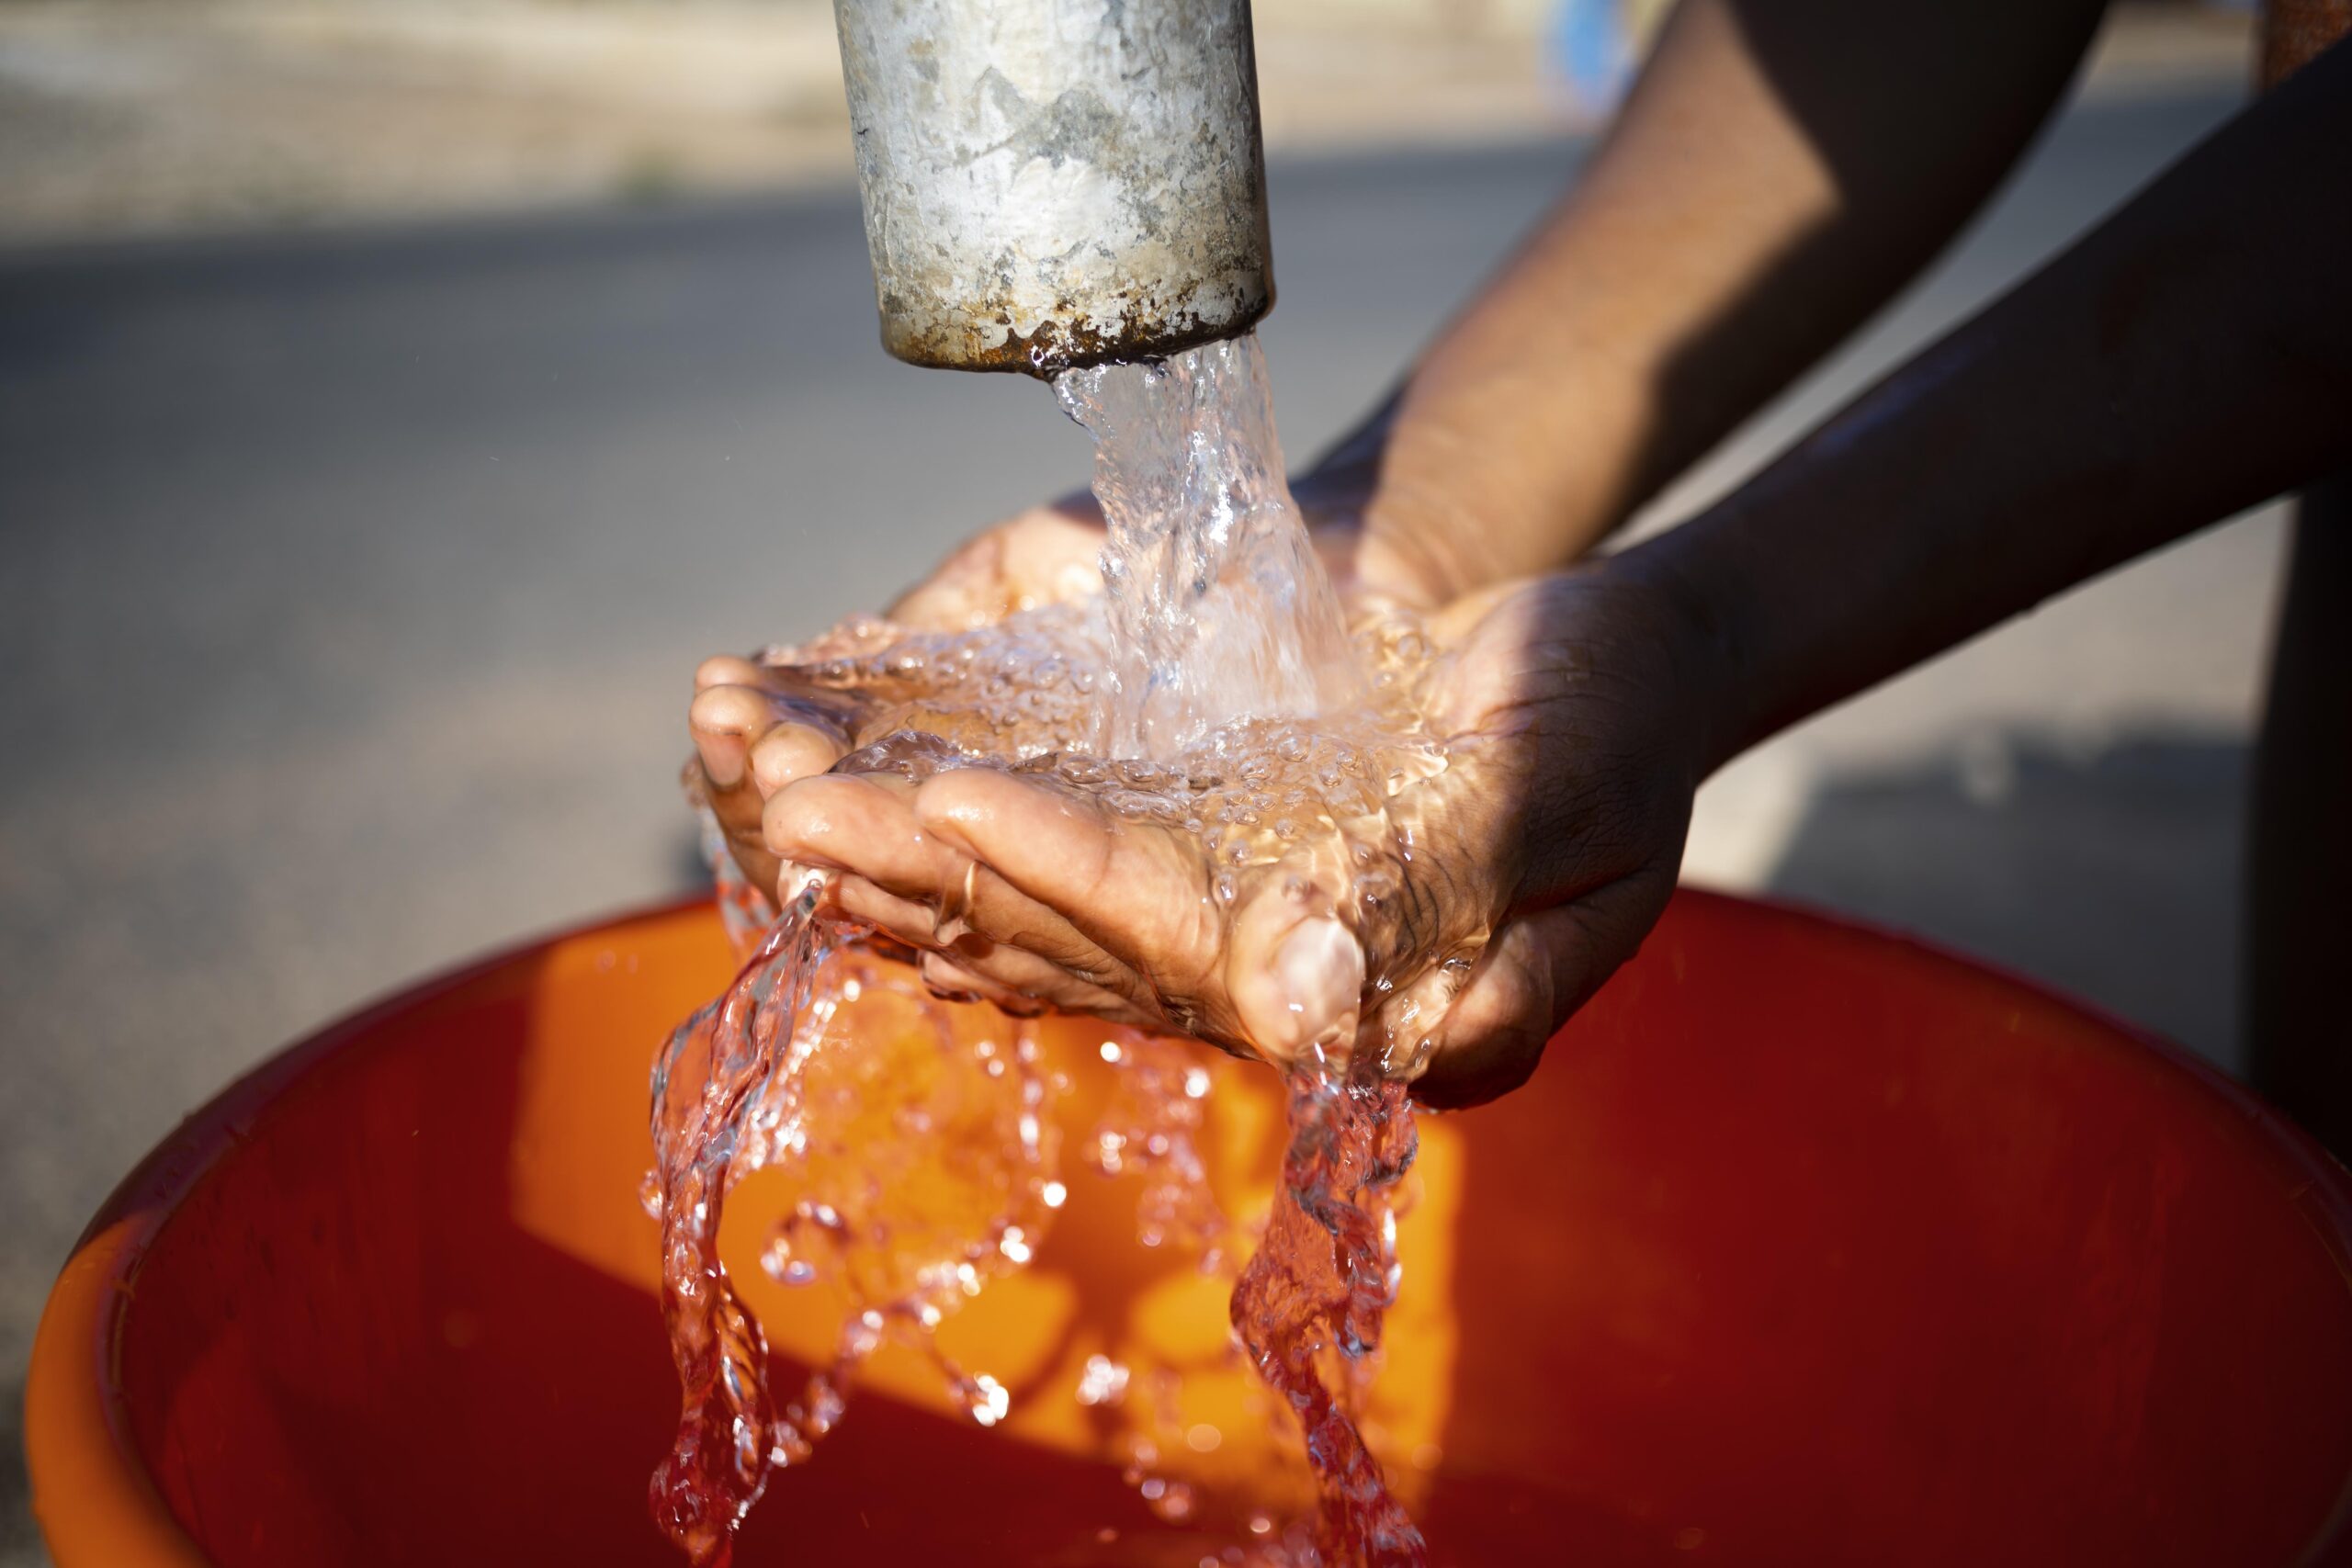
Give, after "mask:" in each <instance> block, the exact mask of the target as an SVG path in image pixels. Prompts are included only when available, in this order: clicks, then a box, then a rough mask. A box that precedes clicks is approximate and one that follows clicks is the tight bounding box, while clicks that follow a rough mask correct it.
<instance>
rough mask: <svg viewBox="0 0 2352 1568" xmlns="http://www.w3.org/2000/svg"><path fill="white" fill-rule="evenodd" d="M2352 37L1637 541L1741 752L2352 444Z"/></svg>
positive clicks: (2262, 495) (1639, 564) (1722, 733)
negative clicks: (1982, 303)
mask: <svg viewBox="0 0 2352 1568" xmlns="http://www.w3.org/2000/svg"><path fill="white" fill-rule="evenodd" d="M2347 168H2352V49H2346V48H2344V47H2338V48H2336V49H2335V50H2334V51H2331V52H2330V53H2328V54H2326V55H2324V56H2323V57H2322V58H2321V59H2319V60H2318V61H2317V62H2314V63H2313V64H2312V65H2311V66H2310V67H2309V68H2308V69H2306V70H2305V71H2304V72H2303V73H2301V74H2300V75H2299V76H2297V77H2296V78H2295V79H2294V80H2293V81H2292V82H2290V83H2289V84H2288V85H2285V86H2283V87H2281V88H2280V89H2278V91H2277V92H2276V93H2274V94H2273V95H2271V96H2269V97H2268V98H2267V99H2265V100H2264V101H2263V102H2262V103H2261V104H2260V105H2259V106H2257V107H2255V108H2254V109H2252V110H2250V111H2248V112H2247V113H2246V114H2245V115H2243V116H2241V117H2240V118H2238V119H2237V120H2236V121H2235V122H2233V124H2232V125H2231V126H2229V127H2228V128H2227V129H2226V130H2223V131H2222V132H2221V133H2220V134H2218V135H2217V136H2215V137H2214V138H2212V139H2211V141H2208V142H2206V143H2205V144H2204V145H2203V146H2201V147H2199V149H2198V150H2197V151H2196V152H2192V153H2191V154H2190V155H2189V156H2188V158H2187V159H2185V160H2183V162H2182V163H2181V164H2178V165H2177V166H2176V167H2175V168H2174V169H2173V170H2172V171H2171V172H2170V173H2168V174H2167V175H2165V176H2164V177H2163V178H2162V179H2161V180H2159V181H2158V182H2157V183H2156V184H2155V185H2154V186H2152V187H2151V188H2150V189H2149V190H2148V191H2146V192H2145V193H2144V194H2143V195H2142V196H2141V197H2139V198H2138V199H2137V200H2135V201H2133V202H2132V203H2131V205H2130V206H2128V207H2127V208H2125V209H2123V210H2122V211H2121V212H2120V213H2119V214H2117V215H2116V217H2114V218H2113V219H2112V220H2109V222H2108V223H2106V224H2105V225H2104V226H2102V227H2101V228H2100V229H2099V230H2098V231H2096V232H2095V233H2094V234H2092V235H2091V236H2090V237H2089V238H2088V239H2087V240H2086V241H2084V242H2083V243H2081V244H2079V245H2077V246H2076V247H2075V249H2074V250H2072V251H2070V252H2069V253H2068V254H2066V255H2065V256H2064V257H2062V258H2061V259H2060V260H2059V261H2057V262H2056V263H2054V264H2052V265H2051V266H2049V267H2048V268H2046V269H2044V270H2043V271H2042V272H2041V273H2040V274H2039V275H2037V276H2035V277H2033V278H2032V279H2031V280H2030V281H2029V282H2028V283H2026V284H2025V285H2024V286H2022V287H2021V288H2018V290H2017V291H2016V292H2014V293H2013V294H2011V295H2010V296H2008V297H2007V299H2004V300H2002V301H2001V302H2000V303H1999V304H1997V305H1996V306H1995V307H1994V308H1993V309H1991V310H1988V311H1986V312H1985V314H1983V315H1981V316H1979V317H1977V318H1976V319H1975V320H1973V321H1970V322H1969V323H1967V324H1966V325H1964V326H1962V328H1960V329H1959V330H1958V331H1957V332H1955V333H1952V334H1951V336H1950V337H1948V338H1946V339H1945V340H1944V341H1943V342H1942V343H1940V344H1938V345H1937V346H1936V347H1934V348H1932V349H1930V350H1928V352H1927V353H1926V354H1923V355H1920V356H1919V357H1918V358H1917V359H1916V360H1914V361H1912V362H1911V363H1910V364H1909V365H1907V366H1905V367H1903V368H1902V369H1900V370H1898V371H1897V372H1896V373H1894V375H1893V376H1891V377H1890V378H1887V379H1886V380H1885V381H1884V382H1883V383H1881V384H1880V385H1879V386H1878V387H1876V388H1875V389H1872V390H1871V391H1870V392H1868V393H1866V394H1864V395H1863V396H1862V397H1861V398H1860V399H1859V400H1856V401H1855V402H1854V403H1852V404H1851V405H1849V407H1848V408H1847V409H1846V410H1845V411H1844V412H1841V413H1840V414H1838V416H1837V417H1836V418H1835V419H1833V420H1832V421H1831V422H1830V423H1828V424H1826V426H1824V427H1823V428H1822V429H1821V430H1820V431H1819V432H1817V433H1816V434H1815V435H1813V436H1812V437H1811V438H1809V439H1808V440H1806V441H1805V442H1804V444H1803V445H1802V446H1798V447H1797V448H1796V449H1795V450H1793V451H1792V452H1791V453H1789V454H1788V455H1787V456H1786V457H1782V458H1781V460H1780V461H1779V462H1777V463H1775V464H1774V465H1773V466H1772V467H1771V468H1768V469H1767V470H1766V471H1765V472H1764V473H1762V474H1761V475H1759V476H1758V478H1757V479H1755V480H1753V481H1752V482H1750V483H1749V484H1748V485H1747V486H1745V487H1744V488H1743V489H1742V490H1741V491H1738V492H1737V493H1736V494H1735V495H1733V496H1732V497H1731V498H1729V499H1728V500H1726V501H1725V502H1724V503H1722V504H1721V505H1719V506H1717V507H1715V508H1714V509H1713V510H1712V511H1711V512H1709V513H1706V514H1704V515H1702V516H1701V517H1699V518H1697V519H1695V520H1693V521H1692V522H1691V523H1689V524H1687V525H1684V526H1682V527H1681V528H1679V529H1677V530H1675V531H1674V532H1673V533H1671V534H1668V535H1666V536H1662V537H1660V538H1658V539H1657V540H1653V541H1651V542H1649V543H1647V544H1645V545H1643V546H1641V547H1637V548H1636V549H1634V550H1633V551H1630V552H1628V554H1627V555H1626V556H1625V557H1624V558H1623V559H1622V561H1621V562H1620V563H1619V564H1620V565H1622V566H1623V568H1624V569H1625V570H1627V571H1628V572H1629V573H1631V574H1633V575H1634V576H1636V577H1638V578H1642V579H1645V580H1646V581H1652V582H1653V583H1657V584H1662V585H1664V586H1666V587H1667V588H1668V590H1669V591H1670V592H1675V593H1677V594H1678V595H1679V596H1680V597H1681V598H1682V599H1683V601H1684V602H1685V603H1686V604H1689V605H1690V606H1691V607H1692V608H1693V610H1694V611H1695V613H1696V614H1697V615H1699V616H1700V618H1701V619H1702V622H1703V624H1704V625H1705V626H1706V627H1707V628H1708V632H1709V635H1710V637H1711V638H1712V640H1713V643H1714V644H1715V646H1716V648H1717V649H1718V650H1719V652H1720V654H1721V656H1722V662H1723V666H1724V669H1725V670H1726V671H1728V680H1727V682H1726V683H1725V686H1724V701H1723V703H1722V704H1721V705H1720V706H1719V709H1718V711H1717V712H1716V713H1715V714H1714V715H1713V720H1712V721H1713V726H1714V730H1713V740H1712V746H1713V757H1714V760H1716V761H1721V760H1723V759H1724V758H1725V757H1728V756H1729V755H1731V754H1733V753H1735V752H1736V751H1737V750H1740V749H1742V748H1744V747H1746V746H1747V745H1750V744H1752V743H1754V742H1755V741H1757V740H1758V739H1762V738H1764V737H1765V736H1767V735H1770V733H1772V732H1773V731H1774V730H1776V729H1778V728H1781V727H1783V726H1785V725H1787V724H1790V723H1792V722H1793V721H1795V720H1796V719H1798V718H1801V717H1803V716H1805V715H1807V714H1809V713H1812V712H1815V711H1816V710H1817V709H1819V708H1822V707H1824V706H1826V705H1828V704H1830V703H1833V702H1836V701H1838V699H1840V698H1842V697H1844V696H1847V695H1849V694H1851V693H1854V692H1856V691H1859V690H1860V689H1861V688H1863V687H1864V686H1867V685H1870V684H1871V683H1872V682H1876V681H1879V680H1882V679H1883V678H1885V677H1886V676H1888V675H1891V674H1894V672H1896V671H1900V670H1902V669H1904V668H1905V667H1906V666H1908V665H1910V664H1913V663H1916V662H1917V661H1918V660H1922V659H1925V658H1927V657H1928V656H1930V655H1932V654H1934V653H1936V652H1939V651H1940V650H1941V649H1946V648H1949V647H1951V646H1952V645H1953V644H1955V643H1958V642H1960V641H1962V640H1963V639H1964V638H1967V637H1972V636H1973V635H1974V634H1976V633H1977V632H1979V631H1982V630H1984V629H1985V627H1988V626H1992V625H1994V624H1996V622H1998V621H2000V620H2003V619H2005V618H2006V617H2007V616H2009V615H2015V614H2017V613H2018V612H2019V611H2022V610H2025V609H2028V608H2030V607H2031V606H2032V605H2034V604H2038V603H2039V602H2040V601H2041V600H2042V599H2044V598H2046V597H2048V596H2049V595H2051V594H2052V593H2055V592H2059V591H2061V590H2063V589H2064V588H2067V587H2070V586H2072V585H2073V584H2075V583H2077V582H2080V581H2083V580H2084V579H2086V578H2087V577H2091V576H2093V575H2095V574H2097V573H2098V572H2101V571H2104V570H2108V569H2109V568H2110V567H2113V566H2115V565H2117V564H2119V563H2120V562H2122V561H2124V560H2128V559H2130V558H2131V557H2133V556H2136V555H2138V554H2141V553H2142V552H2143V551H2146V550H2149V549H2152V548H2154V547H2156V546H2158V545H2161V544H2163V543H2165V542H2166V541H2168V540H2171V539H2174V538H2177V537H2178V536H2181V535H2183V534H2186V533H2188V532H2189V531H2191V530H2193V529H2196V528H2199V527H2201V526H2203V525H2206V524H2208V523H2211V522H2212V521H2214V520H2215V519H2217V518H2221V517H2224V516H2227V515H2229V514H2230V513H2233V512H2236V511H2238V510H2240V509H2242V508H2244V507H2246V506H2249V505H2252V504H2254V503H2256V502H2260V501H2263V500H2265V499H2267V498H2268V497H2270V496H2273V495H2276V494H2278V493H2280V492H2281V491H2287V490H2290V489H2293V488H2296V487H2298V486H2300V485H2301V484H2303V483H2305V482H2306V481H2308V480H2311V479H2316V478H2318V477H2320V476H2321V475H2323V474H2325V473H2327V472H2330V471H2332V470H2333V469H2335V468H2339V467H2341V466H2343V465H2344V464H2345V463H2346V461H2347V460H2352V284H2348V283H2347V281H2346V280H2347V279H2352V177H2347V175H2346V170H2347Z"/></svg>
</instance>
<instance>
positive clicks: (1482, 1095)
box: [1413, 868, 1674, 1109]
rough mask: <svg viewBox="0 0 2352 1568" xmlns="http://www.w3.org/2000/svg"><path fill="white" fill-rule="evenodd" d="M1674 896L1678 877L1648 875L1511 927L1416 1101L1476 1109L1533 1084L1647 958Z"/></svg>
mask: <svg viewBox="0 0 2352 1568" xmlns="http://www.w3.org/2000/svg"><path fill="white" fill-rule="evenodd" d="M1673 891H1674V874H1673V872H1672V871H1671V869H1668V870H1664V871H1660V870H1657V869H1656V868H1650V869H1645V870H1644V871H1642V872H1639V873H1636V874H1634V875H1632V876H1629V877H1624V878H1622V879H1620V880H1618V881H1616V882H1611V883H1610V884H1608V885H1607V886H1602V887H1600V888H1596V889H1594V890H1593V891H1592V892H1590V893H1588V894H1586V895H1585V896H1584V897H1580V898H1577V899H1575V900H1573V901H1572V902H1569V903H1566V904H1563V905H1560V906H1559V907H1557V908H1551V909H1546V910H1544V911H1542V912H1540V913H1537V914H1532V915H1526V916H1521V917H1520V918H1518V919H1513V920H1511V921H1510V922H1509V923H1508V924H1507V925H1505V926H1504V927H1503V928H1502V930H1501V931H1498V933H1497V935H1496V937H1495V940H1494V941H1492V942H1488V943H1487V950H1486V952H1485V953H1482V954H1481V955H1480V957H1479V961H1478V964H1477V966H1476V968H1474V969H1473V970H1472V971H1471V975H1470V978H1469V981H1468V982H1467V983H1466V984H1465V985H1464V987H1462V989H1461V991H1460V992H1459V993H1458V994H1457V995H1456V996H1455V997H1454V998H1453V1002H1452V1004H1451V1005H1450V1006H1449V1007H1448V1008H1447V1009H1446V1011H1445V1014H1444V1016H1443V1017H1442V1019H1441V1020H1440V1021H1439V1022H1438V1024H1437V1027H1436V1028H1435V1030H1434V1031H1433V1032H1432V1047H1431V1050H1430V1055H1429V1058H1428V1059H1429V1067H1428V1070H1427V1071H1426V1072H1425V1073H1424V1074H1423V1075H1422V1076H1421V1077H1420V1078H1419V1080H1418V1081H1417V1082H1416V1083H1415V1084H1414V1086H1413V1093H1414V1097H1415V1098H1416V1099H1419V1100H1422V1101H1423V1102H1424V1103H1426V1104H1429V1105H1430V1106H1433V1107H1438V1108H1441V1109H1443V1108H1452V1107H1457V1106H1464V1105H1476V1104H1480V1103H1482V1102H1484V1101H1486V1100H1492V1099H1494V1098H1496V1097H1497V1096H1498V1095H1501V1094H1506V1093H1509V1092H1510V1090H1512V1089H1517V1088H1518V1087H1519V1086H1520V1085H1521V1084H1523V1083H1525V1082H1526V1081H1527V1079H1528V1077H1530V1075H1532V1073H1533V1072H1534V1071H1535V1067H1536V1064H1537V1063H1539V1062H1540V1061H1542V1060H1543V1056H1544V1046H1545V1045H1546V1044H1548V1043H1550V1041H1551V1038H1552V1036H1553V1035H1554V1034H1555V1032H1558V1030H1559V1027H1560V1025H1562V1024H1563V1023H1566V1021H1568V1019H1569V1018H1570V1016H1572V1015H1573V1014H1574V1013H1575V1012H1576V1010H1577V1009H1578V1008H1580V1007H1582V1006H1583V1005H1584V1004H1585V1003H1586V1002H1587V1001H1589V1000H1590V999H1591V998H1592V994H1593V993H1594V992H1595V991H1598V990H1599V989H1600V987H1601V986H1602V984H1603V983H1604V982H1606V981H1607V980H1608V978H1609V976H1611V975H1613V974H1615V973H1616V972H1617V969H1618V966H1619V965H1620V964H1623V963H1624V962H1625V960H1627V959H1628V958H1631V957H1632V956H1633V955H1634V953H1636V952H1637V951H1639V949H1640V947H1641V944H1642V939H1643V938H1644V937H1645V936H1646V935H1648V934H1649V930H1650V928H1651V927H1652V926H1653V925H1655V924H1656V923H1657V917H1658V915H1659V913H1660V912H1661V911H1662V910H1664V908H1666V901H1667V898H1668V897H1669V896H1671V894H1672V893H1673Z"/></svg>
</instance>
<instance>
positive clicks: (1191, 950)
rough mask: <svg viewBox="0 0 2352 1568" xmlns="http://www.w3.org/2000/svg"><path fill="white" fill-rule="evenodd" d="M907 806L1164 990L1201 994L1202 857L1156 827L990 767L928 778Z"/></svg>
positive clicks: (1208, 945) (1205, 909) (1212, 932)
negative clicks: (1135, 821) (912, 805)
mask: <svg viewBox="0 0 2352 1568" xmlns="http://www.w3.org/2000/svg"><path fill="white" fill-rule="evenodd" d="M915 813H916V816H917V817H918V818H920V819H921V821H922V824H923V826H924V827H925V828H926V829H929V830H930V831H931V832H932V834H933V836H934V837H936V838H937V839H938V840H940V841H941V842H942V843H944V844H947V845H950V846H952V847H954V848H955V849H956V850H958V851H960V852H964V853H966V854H968V855H970V856H972V857H973V858H974V859H976V860H978V861H979V862H980V863H982V864H983V865H984V866H985V867H987V868H988V869H989V871H992V872H993V873H995V874H996V875H997V876H999V877H1001V879H1002V880H1003V881H1004V882H1005V883H1006V884H1007V885H1008V886H1010V887H1012V889H1013V890H1015V891H1016V892H1018V893H1020V894H1022V895H1023V896H1025V897H1027V898H1029V899H1030V900H1033V901H1034V902H1035V904H1036V905H1038V906H1041V907H1042V908H1043V910H1044V911H1045V912H1046V914H1048V915H1050V916H1051V917H1052V918H1053V919H1055V920H1056V921H1057V922H1059V923H1061V924H1063V925H1066V926H1067V928H1068V929H1069V931H1071V932H1072V933H1074V934H1075V935H1076V936H1078V937H1079V938H1080V939H1082V940H1083V941H1084V942H1087V943H1089V944H1091V946H1093V947H1095V948H1098V949H1100V950H1101V951H1102V952H1103V953H1104V954H1105V955H1107V956H1109V957H1111V958H1114V959H1117V960H1119V961H1120V962H1122V963H1124V964H1125V965H1126V966H1127V967H1129V968H1131V969H1134V970H1136V971H1138V972H1140V973H1142V974H1145V975H1148V976H1152V977H1154V978H1155V979H1156V980H1158V981H1159V982H1160V989H1162V990H1163V991H1166V992H1172V993H1174V994H1178V995H1187V996H1196V995H1198V994H1199V991H1200V982H1201V981H1202V979H1203V978H1204V976H1206V975H1207V973H1208V972H1209V971H1210V970H1211V968H1212V967H1213V965H1214V964H1215V960H1216V954H1217V952H1218V949H1219V946H1220V942H1219V925H1220V920H1219V918H1218V915H1217V912H1216V908H1215V907H1214V905H1213V904H1212V903H1211V901H1210V899H1209V897H1208V894H1207V891H1206V888H1205V886H1204V882H1205V878H1204V876H1203V874H1202V868H1201V864H1200V862H1199V861H1198V859H1197V858H1196V857H1194V856H1193V855H1192V854H1191V853H1189V852H1187V851H1186V850H1185V849H1183V848H1182V847H1181V846H1179V845H1178V844H1177V843H1176V841H1175V840H1174V839H1173V837H1172V836H1171V835H1170V834H1169V833H1168V832H1166V831H1165V830H1164V829H1157V828H1152V827H1149V826H1148V825H1142V824H1136V823H1129V822H1123V821H1121V820H1119V819H1118V818H1115V817H1113V816H1111V815H1110V814H1109V813H1108V812H1106V811H1104V810H1103V808H1102V807H1099V806H1097V805H1095V804H1094V803H1093V802H1091V801H1090V800H1086V799H1084V798H1082V797H1080V796H1077V795H1070V794H1069V793H1068V792H1066V791H1062V790H1057V789H1053V788H1050V787H1048V786H1046V785H1042V784H1034V783H1030V782H1028V781H1025V780H1023V779H1018V778H1015V777H1013V776H1012V775H1011V774H1009V773H999V772H996V771H994V770H992V769H986V768H965V769H959V770H957V771H956V772H954V773H942V774H940V775H939V776H938V777H936V778H933V779H932V780H931V781H930V782H929V783H927V784H924V785H923V786H922V789H921V790H920V791H918V792H917V794H916V796H915ZM992 934H993V933H992ZM1023 945H1029V946H1033V947H1035V946H1036V944H1033V943H1028V942H1024V943H1023ZM1037 950H1039V951H1043V948H1042V947H1039V948H1038V949H1037ZM1048 956H1053V954H1051V953H1048ZM1066 962H1068V963H1069V966H1070V967H1073V968H1087V967H1091V965H1090V964H1087V963H1086V962H1084V961H1083V960H1080V959H1078V958H1075V957H1072V958H1070V959H1068V960H1066Z"/></svg>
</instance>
